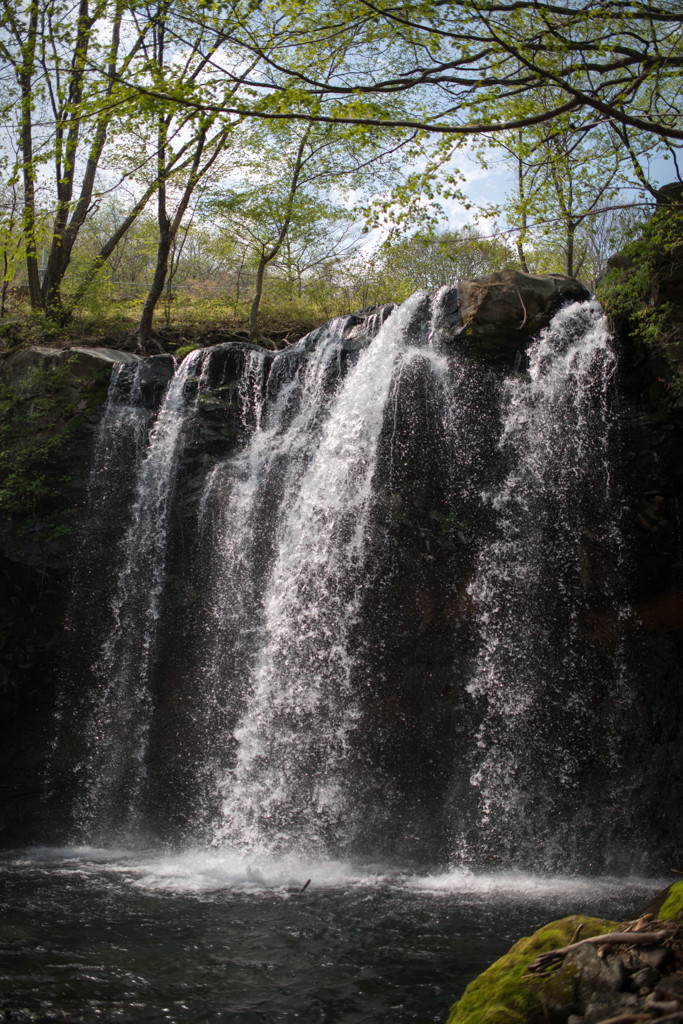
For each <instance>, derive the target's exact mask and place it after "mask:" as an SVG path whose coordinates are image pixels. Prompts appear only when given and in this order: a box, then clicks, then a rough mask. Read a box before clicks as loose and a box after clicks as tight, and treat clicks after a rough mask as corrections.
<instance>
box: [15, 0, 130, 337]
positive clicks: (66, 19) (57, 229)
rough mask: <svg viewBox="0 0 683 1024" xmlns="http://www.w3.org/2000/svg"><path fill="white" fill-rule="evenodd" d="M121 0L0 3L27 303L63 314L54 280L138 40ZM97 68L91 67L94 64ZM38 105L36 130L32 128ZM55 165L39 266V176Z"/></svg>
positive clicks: (82, 213) (59, 276)
mask: <svg viewBox="0 0 683 1024" xmlns="http://www.w3.org/2000/svg"><path fill="white" fill-rule="evenodd" d="M124 11H125V8H124V4H123V3H122V2H121V0H114V2H113V3H110V2H108V0H95V2H94V3H92V4H91V3H90V2H89V0H79V3H78V4H77V5H76V7H72V6H70V5H69V4H67V3H65V2H63V0H24V2H20V3H18V4H15V3H14V2H13V3H9V2H8V0H0V24H1V26H2V30H3V31H2V34H1V35H0V53H1V54H2V56H3V58H4V59H5V61H6V63H7V65H8V66H9V67H11V68H12V70H13V75H14V86H15V91H16V95H11V96H10V100H9V102H10V103H13V102H16V101H17V100H18V106H19V117H18V122H17V124H16V131H17V139H18V147H17V148H18V154H19V156H18V160H19V167H20V171H21V175H22V178H23V233H24V239H25V250H26V269H27V276H28V287H29V294H30V299H31V305H32V306H33V307H34V308H41V307H42V308H43V309H44V310H45V311H46V312H47V313H48V315H50V316H52V317H55V318H57V319H61V318H63V316H64V310H63V308H62V299H61V285H62V281H63V279H64V275H65V273H66V270H67V268H68V266H69V263H70V260H71V254H72V250H73V247H74V245H75V242H76V239H77V237H78V233H79V231H80V229H81V227H82V226H83V223H84V222H85V219H86V217H87V216H88V214H89V212H90V210H91V209H92V205H93V201H94V191H95V182H96V176H97V172H98V168H99V165H100V160H101V158H102V153H103V151H104V147H105V144H106V141H107V135H108V131H109V128H110V125H111V122H112V119H113V118H114V115H115V111H116V109H117V103H118V102H120V98H119V97H117V95H116V93H117V85H116V81H117V78H118V76H119V75H120V74H122V73H124V72H125V71H126V70H127V69H128V68H129V67H130V64H131V62H132V60H133V57H134V55H135V54H136V52H137V50H138V49H139V46H140V43H141V37H140V36H139V35H135V34H133V35H131V36H130V38H128V39H127V40H126V45H125V46H124V45H123V44H122V31H121V28H122V21H123V16H124ZM93 68H94V69H96V70H93ZM36 111H37V112H38V114H39V117H38V121H39V123H40V128H39V130H38V131H37V130H36V118H35V114H36ZM48 164H51V165H52V183H53V188H54V202H55V206H54V217H53V226H52V239H51V244H50V246H49V252H48V256H47V264H46V267H45V270H44V273H43V275H42V280H41V274H40V271H39V268H38V251H37V212H36V181H37V180H38V178H39V176H40V175H41V174H42V173H43V170H44V168H45V167H46V166H47V165H48Z"/></svg>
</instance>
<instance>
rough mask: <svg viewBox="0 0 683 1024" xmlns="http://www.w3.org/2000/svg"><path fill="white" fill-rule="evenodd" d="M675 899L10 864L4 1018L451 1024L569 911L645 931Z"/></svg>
mask: <svg viewBox="0 0 683 1024" xmlns="http://www.w3.org/2000/svg"><path fill="white" fill-rule="evenodd" d="M308 879H310V884H309V885H308V886H307V888H306V889H305V890H304V891H303V892H302V891H301V889H302V887H303V886H304V884H305V883H306V881H307V880H308ZM662 884H663V883H661V882H660V883H657V882H656V881H655V882H653V881H651V880H650V881H645V880H639V879H631V880H628V881H624V880H617V879H600V880H599V881H598V880H586V879H558V878H538V877H532V876H529V875H523V874H514V873H506V874H500V875H476V874H473V873H472V874H471V873H466V872H462V871H456V872H450V873H444V874H441V875H431V876H418V875H411V874H407V873H400V872H398V871H389V870H387V869H385V868H380V867H377V866H374V867H373V866H368V865H365V866H364V867H362V868H361V867H359V866H352V865H348V864H343V863H335V862H324V863H317V864H310V863H309V864H302V863H298V862H296V861H295V860H290V861H288V860H286V859H285V860H279V861H276V862H275V861H272V862H262V863H250V864H247V863H245V862H244V861H241V860H239V859H238V858H236V857H231V856H229V855H226V854H223V853H218V852H213V853H207V852H205V851H202V852H199V851H196V852H186V853H183V854H168V855H164V854H160V853H158V852H150V853H149V854H148V855H147V854H140V853H139V852H136V853H132V852H129V851H115V850H96V849H92V848H90V849H83V848H82V849H31V850H23V851H12V852H9V853H5V854H4V855H2V856H0V893H1V895H0V907H1V911H2V916H1V919H0V949H1V950H2V984H1V986H0V1019H2V1020H6V1021H10V1020H11V1021H43V1022H55V1024H56V1022H61V1024H70V1022H77V1021H78V1022H83V1024H89V1022H93V1021H104V1022H109V1021H111V1022H114V1021H135V1022H140V1021H149V1022H156V1021H173V1022H175V1021H177V1022H179V1024H180V1022H182V1024H185V1022H188V1024H189V1022H192V1024H199V1022H212V1024H213V1022H216V1024H218V1022H223V1021H229V1022H231V1024H281V1022H282V1024H285V1022H286V1024H290V1022H295V1021H296V1022H302V1024H317V1022H326V1024H374V1022H378V1024H379V1022H384V1021H387V1022H388V1021H391V1022H392V1024H403V1022H409V1021H420V1022H421V1024H426V1022H431V1021H442V1022H443V1021H445V1019H446V1016H447V1013H448V1008H449V1006H450V1005H451V1003H452V1002H453V1001H454V1000H455V999H456V998H457V997H458V996H459V995H460V993H461V992H462V990H463V988H464V987H465V985H466V984H467V982H468V981H470V980H471V979H472V978H473V977H474V976H475V975H476V974H478V973H479V972H480V971H481V970H482V969H483V968H484V967H485V966H487V964H488V963H490V962H491V961H492V960H493V959H495V958H496V957H498V956H499V955H500V954H501V953H503V952H504V951H505V950H506V949H507V948H508V947H509V946H510V944H511V943H512V942H513V941H515V940H516V939H517V938H519V937H520V936H522V935H524V934H529V933H530V932H531V931H533V930H534V929H535V928H537V927H539V926H540V925H541V924H543V923H544V922H545V921H548V920H550V919H552V918H555V917H561V916H564V915H565V914H568V913H574V912H585V913H591V914H596V915H600V916H608V917H613V918H616V919H619V918H626V917H631V916H633V915H634V914H635V913H637V912H638V911H639V910H641V909H642V907H643V906H644V905H645V904H646V903H647V901H648V900H649V899H650V898H651V896H652V895H653V893H654V892H656V891H657V890H658V889H660V888H661V887H662Z"/></svg>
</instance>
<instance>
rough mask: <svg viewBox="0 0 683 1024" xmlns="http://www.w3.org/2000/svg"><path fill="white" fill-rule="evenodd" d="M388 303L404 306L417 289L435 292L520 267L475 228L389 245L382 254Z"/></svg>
mask: <svg viewBox="0 0 683 1024" xmlns="http://www.w3.org/2000/svg"><path fill="white" fill-rule="evenodd" d="M380 256H381V272H382V274H383V278H384V286H385V289H386V296H385V301H389V300H392V301H394V302H401V301H403V300H404V299H406V298H407V297H408V295H410V294H411V293H412V292H414V291H415V290H416V289H418V288H422V289H423V290H425V291H434V290H435V289H437V288H440V287H442V286H443V285H452V284H455V282H456V281H462V280H469V279H472V278H475V277H483V276H485V275H487V274H492V273H494V271H496V270H504V269H506V268H513V267H515V268H516V267H517V265H518V263H517V258H516V256H515V255H514V253H512V252H511V251H510V249H508V248H507V246H506V245H505V244H504V243H503V242H501V241H500V240H499V239H497V238H484V237H483V236H482V235H481V234H480V232H479V231H477V230H476V228H471V227H467V226H466V227H464V228H462V229H460V230H459V231H442V232H439V233H437V234H435V235H432V236H430V235H422V234H419V233H418V234H416V235H413V236H412V237H411V238H407V239H404V240H403V241H400V242H394V243H391V242H390V243H388V244H386V245H385V246H384V247H383V249H382V251H381V253H380Z"/></svg>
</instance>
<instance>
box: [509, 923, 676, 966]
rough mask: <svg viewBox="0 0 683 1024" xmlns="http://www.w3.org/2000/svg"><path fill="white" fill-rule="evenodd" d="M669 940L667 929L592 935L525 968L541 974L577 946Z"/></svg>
mask: <svg viewBox="0 0 683 1024" xmlns="http://www.w3.org/2000/svg"><path fill="white" fill-rule="evenodd" d="M669 938H671V929H670V928H667V929H666V930H664V931H660V932H607V933H606V934H605V935H593V936H591V938H589V939H581V941H580V942H570V943H569V945H568V946H562V948H561V949H551V950H549V952H547V953H541V955H540V956H537V957H536V959H535V960H532V962H531V963H530V964H529V966H528V967H527V971H528V972H529V973H530V974H541V973H542V972H543V971H545V970H546V968H548V967H551V966H552V965H553V964H557V963H561V962H562V960H564V958H565V957H566V955H567V953H571V951H572V950H573V949H578V948H579V946H586V945H588V944H590V945H592V946H657V945H659V943H661V942H664V941H665V940H666V939H669Z"/></svg>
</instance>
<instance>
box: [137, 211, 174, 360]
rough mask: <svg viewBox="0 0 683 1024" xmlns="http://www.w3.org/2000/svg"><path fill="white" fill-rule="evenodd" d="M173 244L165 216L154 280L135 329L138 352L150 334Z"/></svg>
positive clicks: (144, 346) (161, 225)
mask: <svg viewBox="0 0 683 1024" xmlns="http://www.w3.org/2000/svg"><path fill="white" fill-rule="evenodd" d="M172 245H173V234H172V233H171V222H170V221H169V220H168V218H166V220H165V222H164V224H160V235H159V245H158V247H157V264H156V268H155V270H154V280H153V281H152V285H151V287H150V289H149V292H148V293H147V298H146V299H145V304H144V306H143V307H142V314H141V316H140V323H139V324H138V330H137V347H138V351H139V352H144V351H145V349H146V346H147V344H148V343H149V339H150V338H151V336H152V321H153V319H154V310H155V309H156V305H157V302H158V301H159V299H160V297H161V294H162V292H163V290H164V282H165V280H166V273H167V271H168V254H169V253H170V251H171V246H172Z"/></svg>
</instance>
